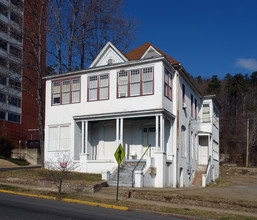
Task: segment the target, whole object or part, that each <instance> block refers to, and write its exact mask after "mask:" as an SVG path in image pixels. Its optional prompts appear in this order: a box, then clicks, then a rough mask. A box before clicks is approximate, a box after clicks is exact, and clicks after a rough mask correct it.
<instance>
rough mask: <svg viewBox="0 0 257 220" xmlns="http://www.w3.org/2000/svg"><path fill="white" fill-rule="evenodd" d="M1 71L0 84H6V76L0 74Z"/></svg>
mask: <svg viewBox="0 0 257 220" xmlns="http://www.w3.org/2000/svg"><path fill="white" fill-rule="evenodd" d="M1 74H2V73H0V84H1V85H4V86H5V85H6V77H5V76H1Z"/></svg>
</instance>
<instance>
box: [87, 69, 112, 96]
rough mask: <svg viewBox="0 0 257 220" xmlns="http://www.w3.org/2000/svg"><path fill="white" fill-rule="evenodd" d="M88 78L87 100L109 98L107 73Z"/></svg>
mask: <svg viewBox="0 0 257 220" xmlns="http://www.w3.org/2000/svg"><path fill="white" fill-rule="evenodd" d="M88 80H89V82H88V101H97V100H105V99H108V98H109V75H108V74H101V75H98V76H89V78H88Z"/></svg>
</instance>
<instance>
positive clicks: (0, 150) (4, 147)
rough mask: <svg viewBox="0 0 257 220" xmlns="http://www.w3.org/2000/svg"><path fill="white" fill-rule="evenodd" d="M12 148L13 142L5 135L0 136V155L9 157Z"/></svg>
mask: <svg viewBox="0 0 257 220" xmlns="http://www.w3.org/2000/svg"><path fill="white" fill-rule="evenodd" d="M12 150H13V143H12V141H11V140H10V139H9V138H7V137H1V138H0V156H3V157H10V156H11V153H12Z"/></svg>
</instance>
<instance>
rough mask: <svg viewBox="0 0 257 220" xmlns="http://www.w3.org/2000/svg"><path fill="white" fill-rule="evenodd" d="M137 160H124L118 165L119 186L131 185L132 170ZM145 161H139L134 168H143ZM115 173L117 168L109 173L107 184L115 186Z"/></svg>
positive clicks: (116, 173)
mask: <svg viewBox="0 0 257 220" xmlns="http://www.w3.org/2000/svg"><path fill="white" fill-rule="evenodd" d="M137 163H138V161H132V162H131V161H125V162H123V163H122V164H121V166H120V172H119V185H120V186H131V185H132V170H133V169H134V168H135V166H136V165H137ZM145 164H146V163H145V162H144V161H143V162H140V163H139V164H138V166H137V168H136V170H143V169H144V167H145ZM117 175H118V168H117V169H116V170H115V171H114V172H113V173H112V174H111V176H110V180H109V182H108V185H109V186H117Z"/></svg>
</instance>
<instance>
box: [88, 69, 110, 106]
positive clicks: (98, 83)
mask: <svg viewBox="0 0 257 220" xmlns="http://www.w3.org/2000/svg"><path fill="white" fill-rule="evenodd" d="M101 76H108V86H100V80H101ZM91 77H96V88H94V89H96V99H92V100H90V98H89V96H90V89H91V88H89V86H90V78H91ZM101 88H108V92H107V98H100V89H101ZM109 98H110V74H109V73H101V74H97V75H91V76H88V77H87V101H88V102H95V101H105V100H109Z"/></svg>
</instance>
